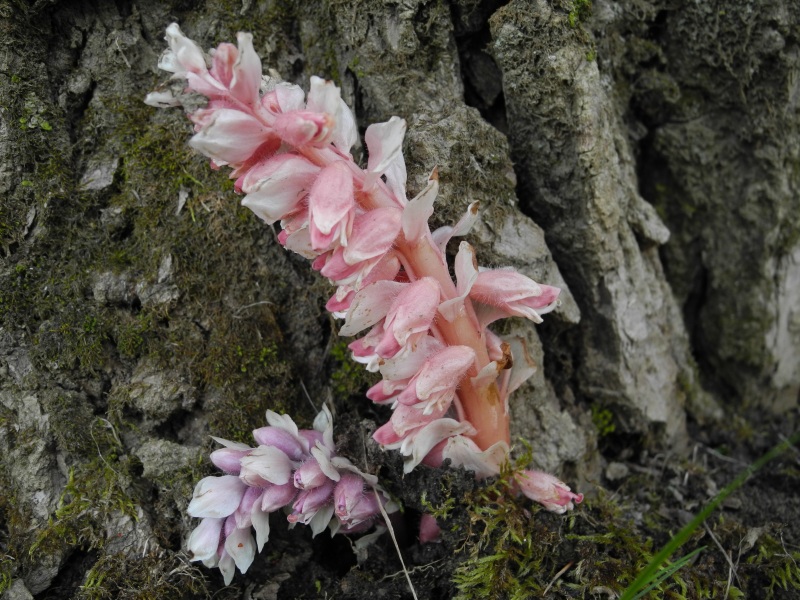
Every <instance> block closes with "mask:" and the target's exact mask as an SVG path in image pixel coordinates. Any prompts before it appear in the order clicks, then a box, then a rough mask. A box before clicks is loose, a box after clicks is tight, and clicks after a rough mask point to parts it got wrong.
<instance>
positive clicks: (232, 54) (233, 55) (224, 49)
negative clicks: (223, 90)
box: [211, 42, 239, 87]
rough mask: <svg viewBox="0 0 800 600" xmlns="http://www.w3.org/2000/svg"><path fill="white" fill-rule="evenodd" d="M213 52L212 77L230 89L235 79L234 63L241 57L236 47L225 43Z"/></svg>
mask: <svg viewBox="0 0 800 600" xmlns="http://www.w3.org/2000/svg"><path fill="white" fill-rule="evenodd" d="M212 52H213V60H212V61H211V75H212V77H214V79H216V80H217V81H219V82H220V83H221V84H222V85H224V86H225V87H230V85H231V80H232V79H233V63H235V62H236V59H237V58H238V57H239V50H237V49H236V46H234V45H233V44H229V43H227V42H223V43H222V44H220V45H219V46H217V48H216V49H215V50H213V51H212Z"/></svg>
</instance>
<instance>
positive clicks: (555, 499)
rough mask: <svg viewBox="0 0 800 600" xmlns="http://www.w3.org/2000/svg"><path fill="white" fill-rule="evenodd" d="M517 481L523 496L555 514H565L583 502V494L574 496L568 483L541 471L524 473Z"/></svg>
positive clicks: (519, 475)
mask: <svg viewBox="0 0 800 600" xmlns="http://www.w3.org/2000/svg"><path fill="white" fill-rule="evenodd" d="M516 480H517V484H518V485H519V488H520V490H521V491H522V493H523V494H525V495H526V496H527V497H528V498H530V499H531V500H534V501H535V502H538V503H539V504H541V505H542V506H544V507H545V508H546V509H547V510H549V511H552V512H555V513H559V514H564V513H565V512H567V511H568V510H572V509H573V508H575V504H580V503H581V502H583V494H574V493H573V492H572V491H571V490H570V488H569V486H568V485H567V484H566V483H564V482H563V481H561V480H560V479H558V478H557V477H554V476H553V475H549V474H547V473H543V472H541V471H522V472H521V473H519V474H517V475H516Z"/></svg>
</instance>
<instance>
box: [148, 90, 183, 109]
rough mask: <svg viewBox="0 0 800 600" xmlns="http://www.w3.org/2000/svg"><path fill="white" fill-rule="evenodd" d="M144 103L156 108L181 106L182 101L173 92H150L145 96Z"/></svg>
mask: <svg viewBox="0 0 800 600" xmlns="http://www.w3.org/2000/svg"><path fill="white" fill-rule="evenodd" d="M144 103H145V104H147V105H148V106H155V107H156V108H168V107H171V106H180V104H181V101H180V100H178V99H177V98H176V97H175V96H173V95H172V92H150V93H149V94H147V96H145V98H144Z"/></svg>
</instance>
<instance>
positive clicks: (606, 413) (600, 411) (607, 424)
mask: <svg viewBox="0 0 800 600" xmlns="http://www.w3.org/2000/svg"><path fill="white" fill-rule="evenodd" d="M591 408H592V423H594V426H595V427H596V428H597V433H598V434H599V435H600V437H604V436H607V435H609V434H611V433H614V432H615V431H616V430H617V426H616V423H615V422H614V413H613V412H611V411H610V410H609V409H608V408H605V407H603V406H600V405H599V404H592V407H591Z"/></svg>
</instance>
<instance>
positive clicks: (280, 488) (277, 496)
mask: <svg viewBox="0 0 800 600" xmlns="http://www.w3.org/2000/svg"><path fill="white" fill-rule="evenodd" d="M295 496H297V488H296V487H294V483H293V482H289V483H285V484H283V485H270V486H269V487H267V488H266V489H265V490H264V495H263V496H261V510H262V511H263V512H266V513H271V512H275V511H276V510H278V509H279V508H283V507H284V506H286V505H287V504H289V503H291V502H292V500H294V499H295Z"/></svg>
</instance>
